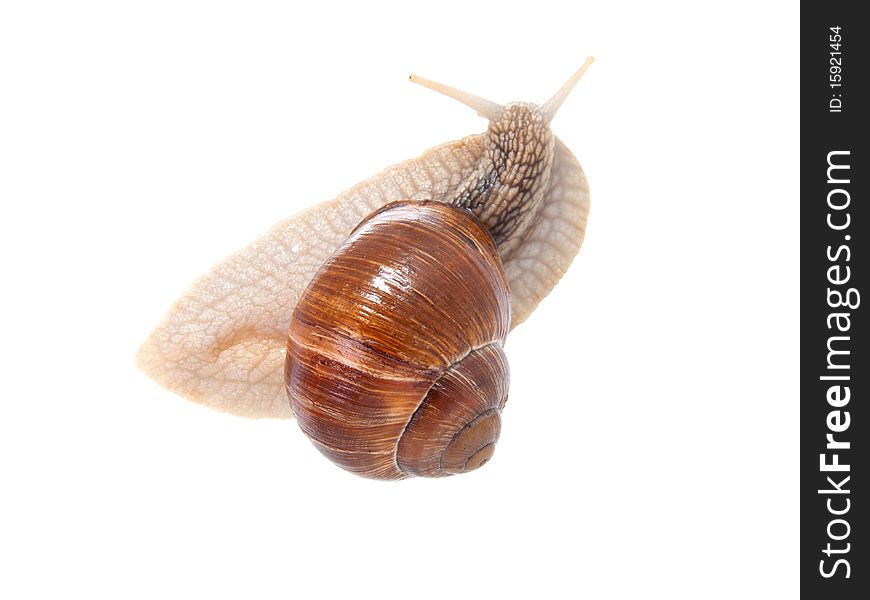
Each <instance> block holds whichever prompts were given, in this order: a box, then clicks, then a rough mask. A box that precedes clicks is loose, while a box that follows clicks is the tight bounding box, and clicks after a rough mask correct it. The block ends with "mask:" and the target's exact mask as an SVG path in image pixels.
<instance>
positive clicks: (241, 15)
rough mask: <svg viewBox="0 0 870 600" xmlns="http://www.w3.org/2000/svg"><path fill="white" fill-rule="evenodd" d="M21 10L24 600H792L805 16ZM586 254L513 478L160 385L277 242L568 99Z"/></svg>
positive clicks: (5, 564)
mask: <svg viewBox="0 0 870 600" xmlns="http://www.w3.org/2000/svg"><path fill="white" fill-rule="evenodd" d="M306 4H309V5H308V6H304V7H300V6H293V5H292V4H291V3H284V2H273V3H267V2H237V3H232V2H200V3H197V2H189V1H177V0H176V1H172V2H147V3H145V2H142V3H136V4H134V3H118V2H76V3H64V2H57V3H54V4H51V3H45V2H6V3H3V7H2V8H0V202H2V215H3V216H2V222H0V244H2V248H0V250H2V253H0V261H2V274H3V292H2V297H0V302H2V345H0V353H2V362H0V364H2V399H0V403H2V404H0V411H2V414H0V478H2V479H0V487H2V489H0V565H2V575H0V596H2V597H4V598H37V597H42V598H45V597H55V598H69V597H89V598H198V597H209V598H290V597H298V598H331V597H351V598H409V597H410V598H512V597H523V598H531V597H535V598H580V597H583V598H669V599H670V598H734V597H741V598H765V599H767V598H792V597H796V596H797V588H798V572H797V564H798V495H797V493H798V490H797V485H798V452H797V449H798V446H797V443H798V387H797V373H798V333H799V332H798V307H799V300H798V281H799V279H798V240H799V237H798V223H799V220H798V185H797V176H798V134H799V126H798V106H799V100H798V81H799V77H798V21H799V18H798V17H799V15H798V8H797V5H796V4H795V3H788V2H758V1H754V2H729V3H723V4H719V5H711V4H706V3H698V2H685V3H677V2H664V1H661V0H660V1H659V2H637V3H618V2H605V1H598V2H571V3H569V2H544V1H540V0H535V1H534V2H532V1H527V2H506V1H500V2H488V3H471V2H467V1H465V2H443V1H442V2H437V3H436V2H428V3H422V4H410V3H396V4H390V5H388V4H385V3H381V2H371V1H369V2H359V3H354V4H351V5H348V6H345V5H336V4H333V3H318V5H317V7H314V6H313V4H314V3H306ZM588 54H592V55H594V56H595V58H596V63H595V64H594V65H593V67H592V68H591V69H590V70H589V72H588V73H587V76H586V77H585V78H584V80H583V81H582V82H581V83H580V84H579V86H578V87H577V89H576V90H575V92H574V94H573V95H572V96H571V97H570V98H569V100H568V101H567V102H566V103H565V104H564V106H563V107H562V110H561V113H560V114H559V115H558V117H557V118H556V119H555V120H554V122H553V129H554V131H555V132H556V134H557V135H559V136H560V137H561V139H562V140H564V141H565V143H566V144H567V145H568V147H569V148H571V149H572V150H573V151H574V153H575V154H576V155H577V157H578V158H579V159H580V161H581V162H582V164H583V166H584V168H585V169H586V172H587V175H588V177H589V181H590V184H591V187H592V204H593V206H592V212H591V215H590V220H589V227H588V231H587V237H586V242H585V245H584V247H583V249H582V250H581V252H580V255H579V256H578V258H577V260H576V261H575V262H574V264H573V265H572V267H571V269H570V270H569V271H568V273H567V274H566V276H565V277H564V279H563V280H562V282H561V283H560V284H559V285H558V286H557V287H556V289H555V290H554V292H553V293H552V294H551V296H549V297H548V298H547V299H546V300H545V301H544V302H543V303H542V304H541V305H540V307H539V309H538V310H537V311H536V312H535V313H534V314H533V315H532V317H531V318H530V319H529V320H528V321H527V322H526V323H525V324H523V325H522V326H520V327H519V328H518V329H517V330H516V331H515V332H514V333H512V334H511V337H510V339H509V340H508V345H507V352H508V355H509V358H510V360H511V369H512V385H511V400H510V402H509V403H508V406H507V408H506V410H505V413H504V426H503V430H502V438H501V441H500V443H499V447H498V450H497V452H496V454H495V457H494V459H493V460H492V461H491V462H490V463H489V464H488V465H487V466H486V467H485V468H483V469H481V470H479V471H476V472H474V473H473V474H469V475H466V476H461V477H454V478H449V479H445V480H422V479H418V480H409V481H403V482H399V483H382V482H375V481H368V480H363V479H359V478H355V477H353V476H351V475H349V474H347V473H345V472H343V471H341V470H340V469H338V468H336V467H333V466H332V465H331V464H329V463H328V462H327V461H326V460H325V459H324V458H322V457H321V456H320V455H319V454H318V453H317V451H316V450H315V449H314V448H313V446H311V444H310V443H309V442H308V440H307V439H305V437H304V436H303V435H302V433H301V432H300V431H299V430H298V427H297V426H296V424H295V423H294V422H292V421H285V422H274V421H273V422H269V421H250V420H243V419H238V418H234V417H230V416H227V415H223V414H218V413H214V412H211V411H209V410H207V409H204V408H202V407H200V406H198V405H194V404H192V403H189V402H188V401H186V400H183V399H181V398H178V397H176V396H174V395H172V394H170V393H169V392H166V391H164V390H163V389H162V388H160V387H158V386H157V385H156V384H154V383H152V382H151V381H150V380H149V379H147V378H146V377H145V376H143V375H142V374H140V373H139V372H138V371H136V370H135V368H134V367H133V355H134V353H135V351H136V349H137V347H138V345H139V343H140V342H141V341H142V340H143V339H144V338H145V336H146V335H147V333H148V332H149V330H150V328H151V327H152V326H153V325H154V324H156V322H157V321H158V319H159V318H160V317H161V316H162V314H163V313H164V311H165V310H166V309H167V308H168V307H169V305H170V304H171V303H172V301H173V300H174V299H175V298H176V297H177V296H178V295H180V293H181V292H182V291H183V290H184V289H185V288H186V286H187V285H188V284H189V283H190V282H191V281H192V280H193V279H194V278H195V277H196V276H198V275H199V274H200V273H202V272H204V271H205V270H207V269H208V268H209V267H210V266H211V265H212V264H213V263H214V262H216V261H217V260H219V259H221V258H222V257H223V256H225V255H226V254H228V253H230V252H232V251H234V250H236V249H238V248H239V247H241V246H243V245H245V244H246V243H248V242H249V241H251V240H252V239H254V238H255V237H256V236H257V235H258V234H260V233H261V232H262V231H264V230H265V229H266V228H268V226H270V225H271V224H272V223H273V222H275V221H277V220H279V219H280V218H283V217H285V216H287V215H289V214H292V213H294V212H296V211H298V210H300V209H302V208H304V207H307V206H310V205H311V204H313V203H316V202H319V201H321V200H326V199H329V198H331V197H332V196H334V195H335V194H336V193H337V192H339V191H341V190H343V189H345V188H347V187H349V186H350V185H352V184H354V183H356V182H358V181H361V180H363V179H365V178H367V177H369V176H371V175H373V174H374V173H376V172H377V171H379V170H380V169H382V168H383V167H385V166H388V165H390V164H393V163H395V162H398V161H400V160H403V159H405V158H410V157H413V156H416V155H418V154H419V153H421V152H422V151H423V150H425V149H426V148H428V147H430V146H433V145H435V144H438V143H440V142H443V141H446V140H450V139H456V138H459V137H462V136H464V135H467V134H470V133H476V132H480V131H482V130H483V129H484V128H485V122H484V121H483V120H481V119H480V118H478V117H476V116H475V115H474V113H473V111H470V110H468V109H467V108H465V107H463V106H461V105H460V104H458V103H456V102H453V101H451V100H449V99H447V98H444V97H441V96H438V95H437V94H434V93H432V92H430V91H428V90H425V89H423V88H421V87H418V86H413V85H410V84H408V82H407V76H408V74H409V73H411V72H415V73H419V74H421V75H424V76H426V77H430V78H432V79H436V80H439V81H443V82H445V83H447V84H450V85H454V86H456V87H459V88H462V89H467V90H468V91H471V92H474V93H477V94H479V95H482V96H485V97H487V98H490V99H492V100H495V101H499V102H505V101H509V100H529V101H535V102H540V101H543V100H544V99H546V98H547V97H549V95H550V94H551V93H552V92H554V91H555V90H556V89H557V88H558V87H559V86H560V85H561V84H562V82H563V81H564V79H565V78H566V77H567V76H568V75H570V74H571V73H572V72H573V71H574V69H576V68H577V67H578V66H579V65H580V63H582V61H583V60H584V59H585V57H586V56H587V55H588Z"/></svg>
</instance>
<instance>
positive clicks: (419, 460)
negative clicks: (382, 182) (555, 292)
mask: <svg viewBox="0 0 870 600" xmlns="http://www.w3.org/2000/svg"><path fill="white" fill-rule="evenodd" d="M509 294H510V292H509V289H508V283H507V279H506V278H505V275H504V270H503V268H502V264H501V259H500V258H499V255H498V251H497V250H496V246H495V243H494V242H493V241H492V238H491V237H490V235H489V234H488V233H487V232H486V231H485V230H484V229H483V228H482V227H481V226H480V224H479V223H478V221H477V219H476V218H474V217H473V216H472V215H471V214H470V213H469V212H467V211H465V210H463V209H459V208H455V207H452V206H449V205H447V204H443V203H434V202H423V203H420V202H405V203H396V204H391V205H388V206H387V207H385V208H384V209H382V210H380V211H377V212H376V213H375V214H373V215H372V216H370V217H369V218H367V219H366V220H365V221H364V222H363V223H362V224H361V225H360V226H359V227H358V228H357V229H356V230H355V231H354V233H353V234H352V235H351V236H350V238H349V239H348V240H347V241H346V242H345V244H344V245H343V246H342V247H341V248H339V250H338V251H337V252H336V253H335V254H334V255H333V256H332V257H331V258H330V259H329V260H328V261H327V262H326V264H324V265H323V267H321V269H320V270H319V271H318V273H317V274H316V275H315V276H314V278H313V279H312V281H311V283H310V284H309V286H308V287H307V288H306V290H305V292H304V293H303V294H302V297H301V298H300V299H299V302H297V304H296V307H295V309H294V311H293V316H292V318H291V322H290V331H289V337H288V345H287V357H286V368H285V381H286V385H287V392H288V395H289V398H290V403H291V407H292V409H293V412H294V414H295V415H296V417H297V420H298V422H299V426H300V427H301V428H302V430H303V432H305V433H306V434H307V435H308V436H309V438H311V440H312V441H313V442H314V444H315V446H316V447H317V448H318V449H319V450H320V451H321V452H322V453H323V454H325V455H326V456H327V457H328V458H330V459H331V460H332V461H333V462H335V463H336V464H338V465H339V466H341V467H343V468H345V469H347V470H350V471H352V472H355V473H357V474H360V475H364V476H368V477H375V478H383V479H397V478H404V477H409V476H415V475H418V476H429V477H437V476H444V475H451V474H455V473H462V472H465V471H470V470H473V469H474V468H477V467H478V466H480V465H482V464H484V463H485V462H486V461H487V460H488V459H489V458H490V456H492V452H493V446H494V444H495V442H496V441H497V439H498V435H499V431H500V427H501V424H500V423H501V421H500V416H499V415H500V413H501V409H502V408H503V406H504V403H505V401H506V400H507V391H508V379H509V374H508V365H507V358H506V357H505V355H504V352H503V350H502V346H503V344H504V341H505V338H506V336H507V333H508V328H509V325H510V299H509Z"/></svg>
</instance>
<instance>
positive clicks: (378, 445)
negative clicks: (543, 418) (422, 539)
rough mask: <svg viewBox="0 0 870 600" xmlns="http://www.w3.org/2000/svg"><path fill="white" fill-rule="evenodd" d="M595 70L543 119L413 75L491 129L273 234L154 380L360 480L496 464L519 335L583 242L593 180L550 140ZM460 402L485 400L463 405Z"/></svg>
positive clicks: (152, 340)
mask: <svg viewBox="0 0 870 600" xmlns="http://www.w3.org/2000/svg"><path fill="white" fill-rule="evenodd" d="M591 63H592V58H591V57H590V58H589V59H587V60H586V62H585V63H584V64H583V66H581V67H580V69H578V70H577V71H576V72H575V73H574V74H573V75H572V76H571V77H570V78H569V79H568V81H567V82H566V83H565V84H564V85H563V86H562V87H561V88H560V89H559V90H558V91H557V92H556V93H555V94H554V95H553V96H552V97H551V98H550V99H549V100H548V101H546V102H544V103H543V104H541V105H534V104H531V103H524V102H514V103H509V104H506V105H500V104H497V103H495V102H491V101H488V100H484V99H483V98H480V97H478V96H474V95H472V94H468V93H466V92H462V91H459V90H457V89H454V88H451V87H448V86H445V85H442V84H438V83H435V82H433V81H429V80H426V79H423V78H420V77H416V76H413V75H412V76H411V80H412V81H413V82H415V83H419V84H421V85H423V86H425V87H428V88H430V89H433V90H435V91H438V92H441V93H443V94H445V95H447V96H450V97H452V98H454V99H456V100H458V101H460V102H462V103H463V104H465V105H467V106H469V107H470V108H472V109H474V110H476V111H477V112H478V114H479V115H481V116H483V117H485V118H486V119H488V120H489V126H488V128H487V131H486V132H485V133H482V134H476V135H470V136H468V137H465V138H463V139H462V140H459V141H455V142H450V143H447V144H443V145H441V146H437V147H435V148H432V149H430V150H428V151H426V152H425V153H423V154H422V155H421V156H420V157H418V158H416V159H412V160H408V161H405V162H403V163H400V164H398V165H395V166H393V167H389V168H387V169H386V170H384V171H383V172H381V173H379V174H378V175H375V176H374V177H372V178H370V179H368V180H366V181H364V182H362V183H360V184H357V185H356V186H354V187H353V188H351V189H349V190H347V191H346V192H343V193H341V194H339V195H338V196H337V197H336V198H335V199H334V200H332V201H328V202H324V203H321V204H319V205H316V206H314V207H312V208H310V209H308V210H305V211H303V212H301V213H299V214H297V215H296V216H294V217H291V218H289V219H287V220H285V221H282V222H280V223H278V224H276V225H275V226H273V227H272V229H270V230H269V231H268V232H267V233H266V234H265V235H263V236H262V237H260V238H259V239H257V240H255V241H254V242H253V243H252V244H251V245H249V246H248V247H246V248H244V249H242V250H241V251H239V252H237V253H235V254H233V255H231V256H229V257H228V258H226V259H225V260H224V261H223V262H221V263H219V264H217V265H216V266H215V267H214V268H213V269H212V270H211V271H210V272H209V273H208V274H206V275H205V276H203V277H202V278H200V279H199V280H198V281H197V282H196V283H195V284H194V285H193V286H192V288H191V289H190V290H189V291H188V292H187V293H186V294H185V295H183V296H182V297H181V298H180V299H179V300H178V301H177V302H176V303H175V305H174V306H173V308H172V309H170V311H169V312H168V313H167V314H166V316H165V317H164V318H163V320H162V321H161V323H160V324H159V325H158V326H157V328H156V329H155V330H154V331H153V332H152V333H151V335H150V336H149V337H148V339H147V340H146V341H145V343H144V344H143V345H142V347H141V348H140V349H139V352H138V354H137V363H138V365H139V367H140V368H141V369H142V370H143V371H144V372H145V373H146V374H148V375H149V376H151V377H152V378H154V379H155V380H156V381H158V382H159V383H161V384H162V385H164V386H165V387H167V388H168V389H170V390H172V391H174V392H176V393H178V394H180V395H183V396H185V397H188V398H190V399H192V400H194V401H197V402H200V403H202V404H205V405H206V406H208V407H210V408H213V409H217V410H222V411H225V412H229V413H232V414H236V415H240V416H247V417H257V418H259V417H291V416H293V415H294V413H295V415H296V416H297V417H298V421H299V423H300V426H301V427H302V429H303V431H305V433H306V434H308V435H309V437H311V438H312V439H313V441H314V443H315V445H316V446H317V447H318V449H320V450H321V451H322V452H323V453H324V454H326V455H327V456H328V457H330V458H331V459H333V461H334V462H337V463H338V464H339V466H342V467H344V468H346V469H348V470H350V471H353V472H355V473H358V474H361V475H365V476H369V477H376V478H388V479H399V478H404V477H409V476H412V475H424V476H441V475H449V474H453V473H460V472H465V471H469V470H472V469H474V468H476V467H478V466H480V465H482V464H484V463H485V462H486V461H487V460H488V459H489V457H490V456H491V455H492V451H493V445H494V443H495V441H496V440H497V438H498V435H499V429H500V421H499V413H500V411H501V409H502V408H503V406H504V402H505V400H506V397H507V388H508V367H507V360H506V358H505V356H504V352H503V350H502V346H503V344H504V341H505V338H506V336H507V333H508V331H509V330H510V329H512V328H513V327H516V326H517V325H518V324H519V323H521V322H522V321H524V320H525V319H526V318H527V317H528V316H529V314H530V313H531V312H532V311H533V310H534V309H535V308H536V306H537V305H538V303H539V302H540V300H541V299H542V298H543V297H545V296H546V295H547V294H548V293H549V292H550V290H551V289H552V288H553V286H555V284H556V283H557V282H558V280H559V279H560V278H561V276H562V275H563V273H564V272H565V271H566V270H567V268H568V266H569V265H570V263H571V262H572V260H573V258H574V256H575V255H576V254H577V252H578V251H579V249H580V245H581V244H582V241H583V236H584V233H585V228H586V219H587V214H588V210H589V189H588V185H587V182H586V177H585V175H584V173H583V170H582V168H581V167H580V164H579V163H578V162H577V160H576V158H574V156H573V155H572V154H571V152H570V151H569V150H568V149H567V148H566V147H565V145H564V144H563V143H562V142H561V141H560V140H558V139H557V138H556V137H555V136H554V135H553V134H552V132H551V130H550V126H549V124H550V121H551V120H552V118H553V117H554V116H555V114H556V112H557V110H558V109H559V107H560V106H561V104H562V103H563V101H564V100H565V98H566V97H567V96H568V94H569V93H570V91H571V90H572V89H573V87H574V86H575V85H576V83H577V82H578V81H579V79H580V78H581V76H582V75H583V73H584V72H585V71H586V69H587V68H588V67H589V65H590V64H591ZM424 242H425V243H424ZM387 250H389V252H388V251H387ZM349 265H353V266H352V267H350V266H349ZM465 269H468V272H466V271H465ZM458 271H461V272H458ZM337 282H339V283H337ZM336 286H338V287H336ZM354 286H357V287H354ZM451 286H456V287H455V289H454V288H452V287H451ZM387 291H390V292H396V295H394V296H392V297H390V298H389V299H388V298H387V296H386V293H387ZM403 294H404V296H403ZM436 299H437V301H436ZM366 302H368V304H367V303H366ZM472 305H473V310H471V309H470V307H471V306H472ZM466 309H469V310H468V311H466ZM379 310H381V311H386V312H385V314H383V315H381V314H378V312H377V311H379ZM330 311H331V312H330ZM426 319H428V321H425V320H426ZM424 321H425V322H424ZM387 324H389V325H387ZM288 332H289V333H288ZM427 336H428V337H427ZM399 342H401V343H399ZM403 344H404V345H403ZM348 368H353V369H355V373H354V374H350V373H349V371H348ZM387 369H392V370H391V371H390V370H387ZM475 378H477V379H476V380H475ZM399 383H401V384H403V385H405V387H404V388H401V389H399V388H400V387H401V386H399V385H398V384H399ZM354 386H356V387H357V389H356V391H354V390H348V389H347V388H352V387H354ZM378 386H380V387H378ZM457 390H458V391H459V392H460V393H461V394H463V395H464V396H467V397H468V398H469V400H468V401H467V402H465V401H464V400H463V401H462V402H460V401H457V400H455V399H453V396H452V394H453V393H454V392H456V391H457ZM337 392H338V397H336V393H337ZM342 394H345V395H344V396H342ZM288 396H289V401H288ZM373 398H374V399H376V400H373ZM389 398H392V400H388V399H389ZM424 401H425V402H424ZM390 402H393V403H394V404H390ZM330 403H331V404H330ZM449 410H457V411H458V413H459V418H458V420H457V421H456V422H455V423H450V424H448V423H446V421H447V420H448V417H447V416H446V415H447V413H448V412H449ZM366 411H369V412H368V413H367V412H366Z"/></svg>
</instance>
